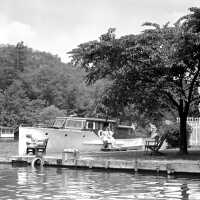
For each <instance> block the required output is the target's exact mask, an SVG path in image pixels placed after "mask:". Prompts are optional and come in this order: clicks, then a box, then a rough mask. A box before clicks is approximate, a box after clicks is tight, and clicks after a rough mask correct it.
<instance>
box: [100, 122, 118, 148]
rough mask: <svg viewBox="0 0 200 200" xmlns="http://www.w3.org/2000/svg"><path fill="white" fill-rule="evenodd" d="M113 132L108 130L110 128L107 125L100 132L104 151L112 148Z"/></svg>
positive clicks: (113, 141)
mask: <svg viewBox="0 0 200 200" xmlns="http://www.w3.org/2000/svg"><path fill="white" fill-rule="evenodd" d="M113 135H114V133H113V131H111V130H110V127H109V126H108V125H107V126H106V125H105V126H104V128H103V130H102V131H101V139H102V141H103V146H104V149H108V148H112V147H113V145H114V143H115V139H114V138H113Z"/></svg>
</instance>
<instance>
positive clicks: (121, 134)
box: [113, 127, 136, 139]
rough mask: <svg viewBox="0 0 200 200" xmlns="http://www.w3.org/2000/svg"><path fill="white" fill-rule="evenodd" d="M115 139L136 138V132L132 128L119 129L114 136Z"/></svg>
mask: <svg viewBox="0 0 200 200" xmlns="http://www.w3.org/2000/svg"><path fill="white" fill-rule="evenodd" d="M113 137H114V138H115V139H129V138H135V137H136V136H135V131H134V130H133V129H132V128H131V127H130V128H128V127H117V128H116V129H115V133H114V136H113Z"/></svg>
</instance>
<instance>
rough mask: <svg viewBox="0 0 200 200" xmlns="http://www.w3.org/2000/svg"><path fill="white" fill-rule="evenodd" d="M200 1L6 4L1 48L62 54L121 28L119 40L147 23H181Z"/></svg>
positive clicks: (2, 4) (1, 6) (24, 0)
mask: <svg viewBox="0 0 200 200" xmlns="http://www.w3.org/2000/svg"><path fill="white" fill-rule="evenodd" d="M194 6H196V7H200V0H0V44H8V43H9V44H16V43H17V42H19V41H24V43H25V45H27V46H29V47H31V48H33V49H37V50H40V51H47V52H50V53H52V54H57V55H58V56H59V57H61V58H62V61H64V62H66V61H69V59H68V56H67V54H66V52H68V51H70V50H71V49H73V48H75V47H76V46H77V45H78V44H80V43H83V42H87V41H90V40H95V39H98V37H99V36H100V35H101V34H103V33H105V32H106V31H107V30H108V28H110V27H115V28H116V29H117V31H116V34H117V36H118V37H120V36H122V35H127V34H134V33H139V32H140V31H141V30H142V27H141V25H142V24H143V23H144V22H146V21H150V22H156V23H159V24H161V25H162V24H164V23H166V22H168V21H170V22H171V23H173V22H175V21H176V20H177V19H178V18H179V17H181V16H183V15H185V14H187V13H188V8H189V7H194Z"/></svg>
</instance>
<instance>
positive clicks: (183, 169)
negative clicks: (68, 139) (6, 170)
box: [0, 153, 200, 174]
mask: <svg viewBox="0 0 200 200" xmlns="http://www.w3.org/2000/svg"><path fill="white" fill-rule="evenodd" d="M37 161H39V164H40V165H44V166H54V167H68V168H69V167H70V168H88V169H102V170H124V171H131V172H144V171H151V172H156V173H165V174H175V173H183V174H186V173H187V174H190V173H193V174H194V173H195V174H200V160H199V161H193V160H155V159H152V160H145V159H137V158H133V159H132V160H126V159H110V158H109V159H107V158H87V157H85V158H84V157H79V156H77V155H75V156H74V155H70V156H69V155H68V156H67V157H66V156H65V153H63V154H62V155H61V156H57V157H53V156H32V155H30V156H29V155H27V156H12V157H10V158H8V159H7V160H5V162H6V163H12V164H23V165H32V166H33V165H34V164H37V163H36V162H37ZM0 163H3V160H2V159H0Z"/></svg>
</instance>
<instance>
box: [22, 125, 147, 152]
mask: <svg viewBox="0 0 200 200" xmlns="http://www.w3.org/2000/svg"><path fill="white" fill-rule="evenodd" d="M27 135H32V137H33V138H36V139H43V138H45V137H48V143H47V148H46V153H47V154H54V153H61V152H63V150H64V149H78V150H79V151H80V152H98V151H101V149H102V148H103V142H102V140H101V139H100V138H99V137H98V136H97V135H96V134H95V133H94V132H93V131H83V130H70V129H52V128H36V127H19V149H18V153H19V155H25V154H26V148H27V146H26V141H27V137H26V136H27ZM144 143H145V142H144V138H135V139H116V140H115V146H116V147H117V148H118V149H119V148H126V149H143V148H144Z"/></svg>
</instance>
